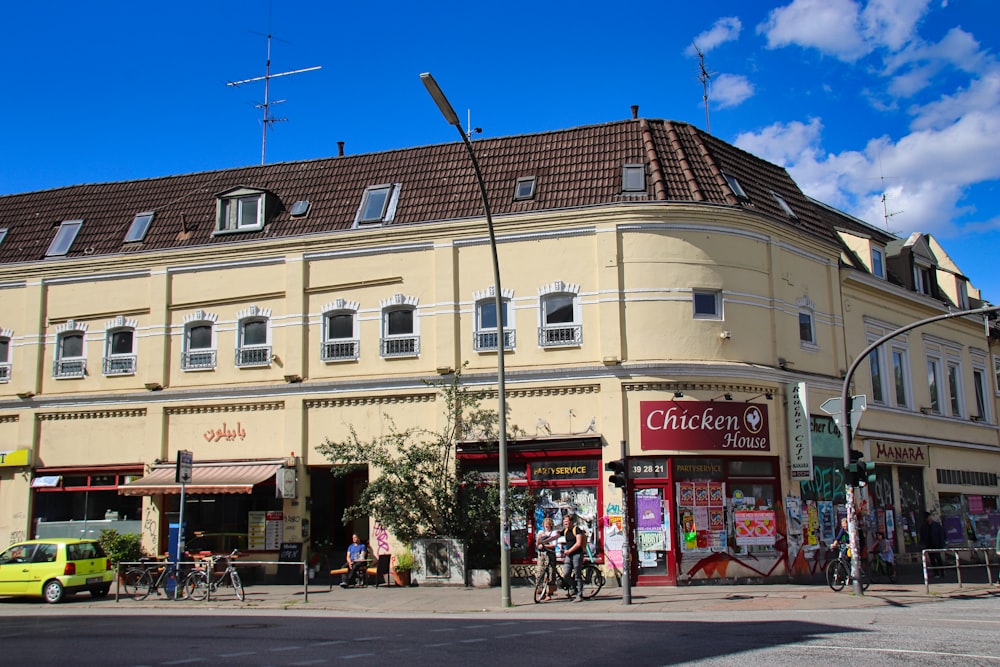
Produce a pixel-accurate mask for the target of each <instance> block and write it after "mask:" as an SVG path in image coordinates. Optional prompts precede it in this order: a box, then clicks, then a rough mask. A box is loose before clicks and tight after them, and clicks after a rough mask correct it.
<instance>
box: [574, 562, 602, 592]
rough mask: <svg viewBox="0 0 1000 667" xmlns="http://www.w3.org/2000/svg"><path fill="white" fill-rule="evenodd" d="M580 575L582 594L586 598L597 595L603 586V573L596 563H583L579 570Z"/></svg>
mask: <svg viewBox="0 0 1000 667" xmlns="http://www.w3.org/2000/svg"><path fill="white" fill-rule="evenodd" d="M580 577H581V578H582V579H583V591H582V595H583V597H584V598H586V599H588V600H589V599H590V598H592V597H594V596H595V595H597V594H598V593H599V592H600V590H601V588H603V587H604V575H603V574H602V573H601V569H600V568H599V567H597V566H596V565H590V564H588V565H584V566H583V568H582V569H581V570H580Z"/></svg>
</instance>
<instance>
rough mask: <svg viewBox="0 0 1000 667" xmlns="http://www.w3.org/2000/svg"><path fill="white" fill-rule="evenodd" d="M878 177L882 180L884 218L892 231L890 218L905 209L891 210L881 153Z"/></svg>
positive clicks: (886, 227) (887, 227)
mask: <svg viewBox="0 0 1000 667" xmlns="http://www.w3.org/2000/svg"><path fill="white" fill-rule="evenodd" d="M878 172H879V174H878V177H879V179H880V180H881V181H882V218H883V220H885V231H887V232H889V233H890V234H891V233H892V232H891V231H890V229H889V218H891V217H892V216H894V215H899V214H900V213H902V212H903V211H892V212H891V213H890V212H889V203H888V202H889V194H888V192H886V189H885V174H883V173H882V156H881V155H879V158H878Z"/></svg>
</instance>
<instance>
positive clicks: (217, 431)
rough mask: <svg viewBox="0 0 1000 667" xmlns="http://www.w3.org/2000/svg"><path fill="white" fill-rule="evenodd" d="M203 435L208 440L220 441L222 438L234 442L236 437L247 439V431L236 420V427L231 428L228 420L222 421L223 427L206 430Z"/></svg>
mask: <svg viewBox="0 0 1000 667" xmlns="http://www.w3.org/2000/svg"><path fill="white" fill-rule="evenodd" d="M203 437H204V438H205V440H206V441H207V442H219V441H221V440H225V441H226V442H234V441H235V440H236V438H239V439H240V440H245V439H246V437H247V432H246V431H245V430H244V429H243V426H242V425H241V424H240V422H236V427H235V428H230V427H229V426H228V425H227V424H226V422H222V428H210V429H208V430H207V431H205V433H204V435H203Z"/></svg>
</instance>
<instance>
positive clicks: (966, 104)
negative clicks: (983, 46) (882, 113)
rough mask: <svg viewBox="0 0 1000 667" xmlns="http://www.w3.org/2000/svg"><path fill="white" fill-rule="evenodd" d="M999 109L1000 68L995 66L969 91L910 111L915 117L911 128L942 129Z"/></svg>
mask: <svg viewBox="0 0 1000 667" xmlns="http://www.w3.org/2000/svg"><path fill="white" fill-rule="evenodd" d="M998 107H1000V66H994V67H993V68H992V69H991V70H990V71H988V72H986V73H985V75H984V76H983V77H982V78H980V79H975V80H973V81H972V82H971V83H970V84H969V87H968V88H960V89H958V90H957V91H956V92H955V93H954V94H952V95H942V96H941V97H940V98H939V99H937V100H935V101H934V102H930V103H928V104H924V105H919V106H917V105H915V106H913V107H911V108H910V109H909V111H910V113H911V114H912V115H913V116H914V118H913V121H912V122H911V123H910V127H911V129H914V130H924V129H928V128H944V127H946V126H948V125H950V124H952V123H954V122H956V121H958V120H960V119H961V118H962V117H963V116H965V115H966V114H969V113H971V112H977V111H980V112H986V113H995V112H996V111H995V110H996V109H997V108H998Z"/></svg>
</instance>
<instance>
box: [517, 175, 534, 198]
mask: <svg viewBox="0 0 1000 667" xmlns="http://www.w3.org/2000/svg"><path fill="white" fill-rule="evenodd" d="M534 198H535V177H534V176H520V177H519V178H518V179H517V181H516V182H515V183H514V201H524V200H527V199H534Z"/></svg>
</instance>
